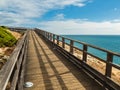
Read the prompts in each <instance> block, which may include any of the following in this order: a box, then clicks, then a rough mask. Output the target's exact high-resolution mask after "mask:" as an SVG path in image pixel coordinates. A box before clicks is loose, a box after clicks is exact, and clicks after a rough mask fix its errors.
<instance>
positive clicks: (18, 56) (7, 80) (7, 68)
mask: <svg viewBox="0 0 120 90" xmlns="http://www.w3.org/2000/svg"><path fill="white" fill-rule="evenodd" d="M26 53H27V32H26V33H25V34H24V36H23V37H22V38H21V40H20V41H19V42H18V44H17V47H16V48H15V50H14V51H13V53H12V55H11V56H10V58H9V59H8V61H7V62H6V64H5V65H4V66H3V67H2V69H1V70H0V90H6V88H8V89H7V90H23V84H24V66H25V65H24V64H25V59H26Z"/></svg>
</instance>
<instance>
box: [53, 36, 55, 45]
mask: <svg viewBox="0 0 120 90" xmlns="http://www.w3.org/2000/svg"><path fill="white" fill-rule="evenodd" d="M53 43H55V34H53Z"/></svg>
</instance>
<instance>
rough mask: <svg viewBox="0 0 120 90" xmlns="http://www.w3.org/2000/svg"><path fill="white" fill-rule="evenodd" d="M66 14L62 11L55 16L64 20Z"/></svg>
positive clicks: (56, 18)
mask: <svg viewBox="0 0 120 90" xmlns="http://www.w3.org/2000/svg"><path fill="white" fill-rule="evenodd" d="M64 16H65V15H64V14H63V13H60V14H57V15H56V16H55V17H54V19H55V20H63V19H65V18H64Z"/></svg>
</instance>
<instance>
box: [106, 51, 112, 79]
mask: <svg viewBox="0 0 120 90" xmlns="http://www.w3.org/2000/svg"><path fill="white" fill-rule="evenodd" d="M112 61H113V54H111V53H109V52H108V53H107V63H106V72H105V75H106V76H108V77H111V72H112V66H111V64H110V63H111V62H112Z"/></svg>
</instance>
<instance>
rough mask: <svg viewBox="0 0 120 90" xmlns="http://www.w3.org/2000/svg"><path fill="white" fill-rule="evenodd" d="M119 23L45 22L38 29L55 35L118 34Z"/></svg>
mask: <svg viewBox="0 0 120 90" xmlns="http://www.w3.org/2000/svg"><path fill="white" fill-rule="evenodd" d="M119 27H120V22H117V23H113V22H111V21H103V22H91V21H87V20H80V19H71V20H61V21H59V20H58V21H55V20H54V21H46V22H41V23H40V28H41V29H43V30H47V31H49V32H53V33H57V34H119V35H120V28H119Z"/></svg>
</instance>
